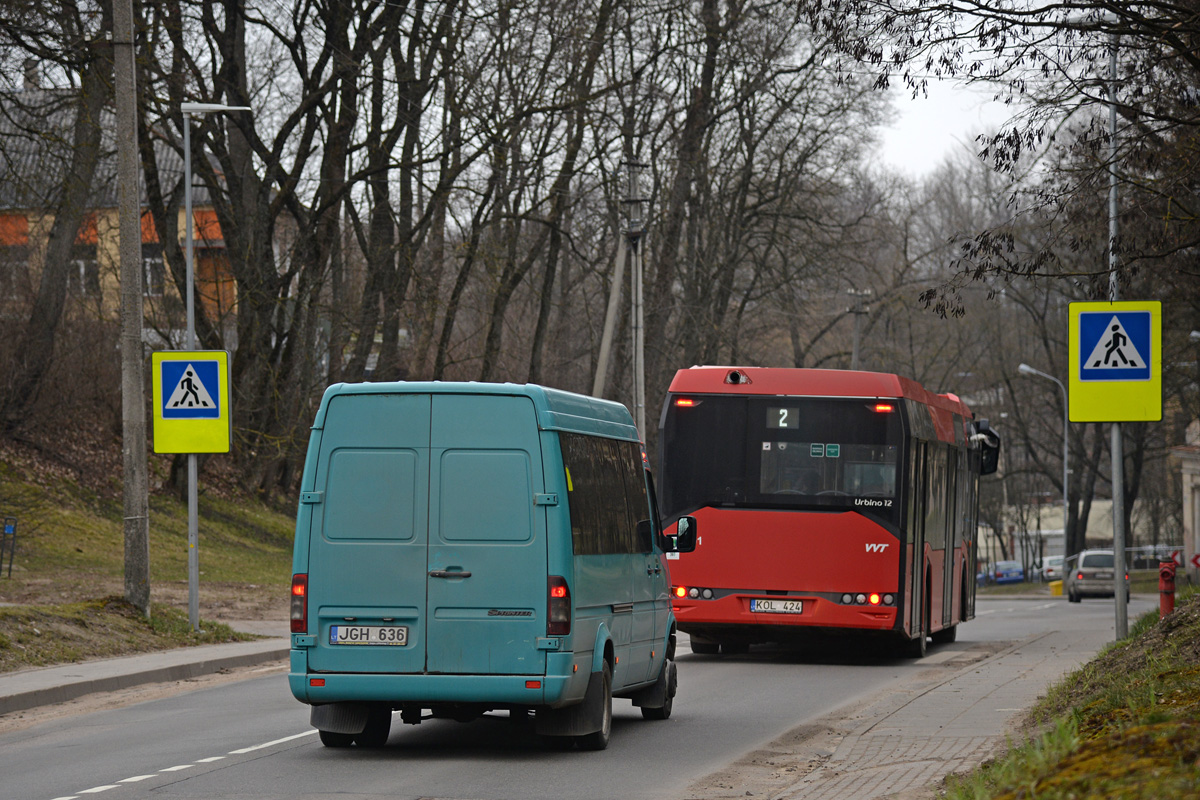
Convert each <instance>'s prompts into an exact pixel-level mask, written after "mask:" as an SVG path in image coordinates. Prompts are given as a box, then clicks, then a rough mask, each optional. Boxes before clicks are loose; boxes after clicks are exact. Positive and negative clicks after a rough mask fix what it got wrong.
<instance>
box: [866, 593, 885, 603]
mask: <svg viewBox="0 0 1200 800" xmlns="http://www.w3.org/2000/svg"><path fill="white" fill-rule="evenodd" d="M882 599H883V598H882V597H880V596H879V595H878V594H877V593H875V592H871V596H870V597H868V598H867V602H868V603H870V604H871V605H873V606H877V605H879V601H880V600H882Z"/></svg>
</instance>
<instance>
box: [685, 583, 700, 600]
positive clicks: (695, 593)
mask: <svg viewBox="0 0 1200 800" xmlns="http://www.w3.org/2000/svg"><path fill="white" fill-rule="evenodd" d="M699 596H700V590H699V589H697V588H696V587H695V586H693V587H692V588H690V589H688V597H690V598H692V599H693V600H695V599H696V598H697V597H699Z"/></svg>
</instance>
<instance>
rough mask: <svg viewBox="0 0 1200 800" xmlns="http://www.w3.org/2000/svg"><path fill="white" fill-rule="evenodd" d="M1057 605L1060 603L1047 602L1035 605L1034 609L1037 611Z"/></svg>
mask: <svg viewBox="0 0 1200 800" xmlns="http://www.w3.org/2000/svg"><path fill="white" fill-rule="evenodd" d="M1057 605H1058V603H1046V604H1044V605H1040V606H1034V607H1033V610H1034V611H1037V610H1038V609H1039V608H1054V607H1055V606H1057Z"/></svg>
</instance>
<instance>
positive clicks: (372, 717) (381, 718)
mask: <svg viewBox="0 0 1200 800" xmlns="http://www.w3.org/2000/svg"><path fill="white" fill-rule="evenodd" d="M391 730H392V710H391V709H390V708H387V707H386V706H383V707H378V708H372V709H371V710H370V711H369V712H368V713H367V725H366V727H364V728H363V731H362V733H356V734H354V743H355V744H357V745H358V746H359V747H383V746H384V745H385V744H387V740H388V734H389V733H391Z"/></svg>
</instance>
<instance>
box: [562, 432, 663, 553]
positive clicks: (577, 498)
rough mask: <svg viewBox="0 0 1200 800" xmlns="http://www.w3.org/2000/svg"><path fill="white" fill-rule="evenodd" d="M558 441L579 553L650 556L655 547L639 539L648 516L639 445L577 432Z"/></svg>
mask: <svg viewBox="0 0 1200 800" xmlns="http://www.w3.org/2000/svg"><path fill="white" fill-rule="evenodd" d="M559 440H560V442H561V444H562V454H563V465H564V466H565V467H566V478H567V497H568V502H569V507H570V514H571V534H572V536H571V538H572V541H573V544H574V547H575V554H576V555H604V554H612V553H638V552H648V551H649V549H650V547H651V543H650V542H644V543H643V542H639V541H638V537H637V522H638V520H640V519H644V518H645V517H646V514H647V500H646V485H645V482H644V479H643V478H642V467H641V463H642V458H641V450H640V448H639V447H638V445H637V443H636V442H623V441H618V440H616V439H602V438H600V437H598V436H583V435H581V434H575V433H560V434H559ZM643 548H644V549H643Z"/></svg>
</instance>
